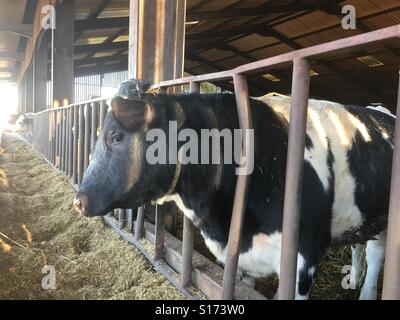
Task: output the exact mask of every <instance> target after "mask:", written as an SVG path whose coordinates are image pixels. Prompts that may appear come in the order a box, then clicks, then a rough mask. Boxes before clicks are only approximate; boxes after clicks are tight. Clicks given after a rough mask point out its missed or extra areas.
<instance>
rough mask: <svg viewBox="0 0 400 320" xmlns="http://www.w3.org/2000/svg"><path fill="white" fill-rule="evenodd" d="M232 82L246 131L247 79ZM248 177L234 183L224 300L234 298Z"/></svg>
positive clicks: (246, 148)
mask: <svg viewBox="0 0 400 320" xmlns="http://www.w3.org/2000/svg"><path fill="white" fill-rule="evenodd" d="M233 82H234V87H235V95H236V105H237V110H238V114H239V124H240V129H242V130H243V131H247V130H250V129H251V128H252V120H251V113H250V101H249V90H248V86H247V79H246V77H245V76H243V75H240V74H236V75H234V77H233ZM243 133H244V132H243ZM243 133H242V134H243ZM247 133H248V132H247ZM244 137H245V139H243V145H242V150H243V152H242V154H243V156H244V157H246V158H248V157H249V156H250V157H251V156H253V155H251V154H250V153H251V152H253V150H250V149H249V141H248V138H249V136H248V134H245V135H244ZM246 163H247V162H246ZM248 177H249V175H238V176H237V181H236V189H235V199H234V201H233V210H232V218H231V225H230V229H229V238H228V246H227V247H228V248H227V254H226V260H225V269H224V276H223V280H222V294H221V298H222V299H224V300H231V299H233V298H234V290H235V283H236V273H237V266H238V261H239V253H240V238H241V234H242V227H243V220H244V212H245V205H246V195H247V189H248V181H249V179H248Z"/></svg>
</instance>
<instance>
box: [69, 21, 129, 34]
mask: <svg viewBox="0 0 400 320" xmlns="http://www.w3.org/2000/svg"><path fill="white" fill-rule="evenodd" d="M128 26H129V18H128V17H118V18H102V19H93V20H77V21H75V32H83V31H85V30H89V29H109V28H128Z"/></svg>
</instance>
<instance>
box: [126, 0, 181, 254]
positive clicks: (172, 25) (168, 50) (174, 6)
mask: <svg viewBox="0 0 400 320" xmlns="http://www.w3.org/2000/svg"><path fill="white" fill-rule="evenodd" d="M185 16H186V1H185V0H131V1H130V21H129V62H128V64H129V78H134V79H141V80H146V81H148V82H150V83H158V82H160V81H163V80H171V79H176V78H181V77H182V76H183V64H184V48H185V45H184V40H185ZM149 206H150V205H148V206H147V205H146V208H149ZM166 214H169V215H176V214H177V209H176V207H175V206H174V207H172V206H161V207H160V206H159V207H158V208H157V217H156V220H157V221H158V223H157V224H156V242H157V243H158V244H159V246H158V248H157V255H156V258H157V259H162V258H163V257H162V252H163V248H162V246H161V243H162V245H163V239H164V238H163V232H164V223H162V222H164V221H165V220H162V219H164V218H165V215H166ZM142 218H143V208H141V209H140V210H139V213H138V220H137V223H138V222H142V221H143V220H142ZM169 221H170V222H171V225H170V226H168V225H166V226H165V227H166V228H167V229H170V230H171V229H173V224H174V223H173V221H174V219H169ZM167 223H168V221H167ZM140 228H141V226H140V225H139V226H138V228H137V230H140ZM138 236H140V234H139V235H138Z"/></svg>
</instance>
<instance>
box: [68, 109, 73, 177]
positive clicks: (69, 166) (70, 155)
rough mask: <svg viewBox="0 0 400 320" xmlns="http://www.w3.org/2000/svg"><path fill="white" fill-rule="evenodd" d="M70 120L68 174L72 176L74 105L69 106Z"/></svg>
mask: <svg viewBox="0 0 400 320" xmlns="http://www.w3.org/2000/svg"><path fill="white" fill-rule="evenodd" d="M68 114H69V120H68V136H69V143H68V150H69V152H68V176H69V177H71V176H72V162H73V156H74V136H73V134H72V127H73V125H74V107H69V108H68Z"/></svg>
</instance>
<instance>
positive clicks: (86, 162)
mask: <svg viewBox="0 0 400 320" xmlns="http://www.w3.org/2000/svg"><path fill="white" fill-rule="evenodd" d="M89 154H90V104H89V103H86V104H85V151H84V164H83V166H84V170H86V168H87V167H88V166H89Z"/></svg>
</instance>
